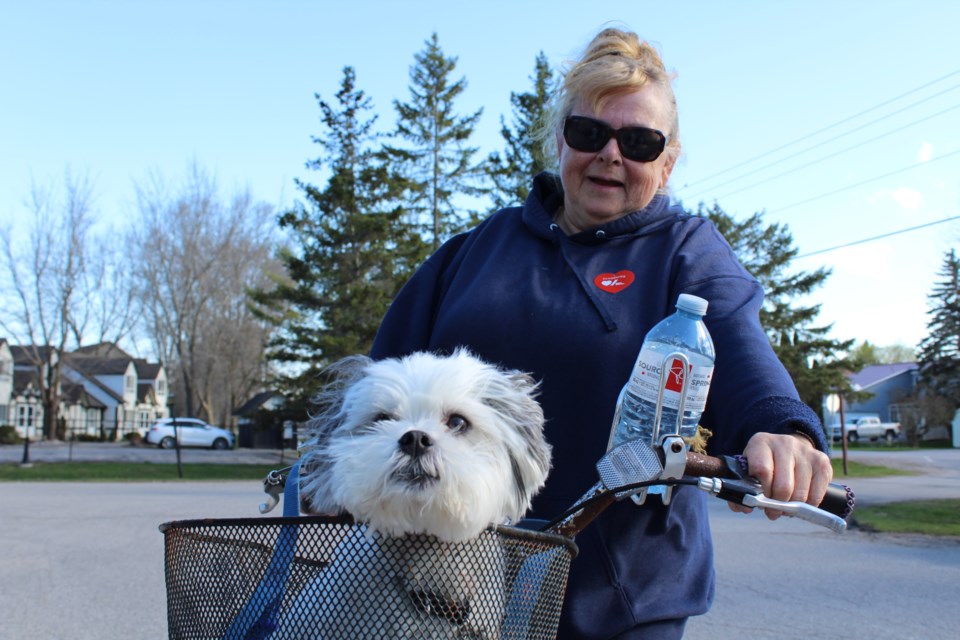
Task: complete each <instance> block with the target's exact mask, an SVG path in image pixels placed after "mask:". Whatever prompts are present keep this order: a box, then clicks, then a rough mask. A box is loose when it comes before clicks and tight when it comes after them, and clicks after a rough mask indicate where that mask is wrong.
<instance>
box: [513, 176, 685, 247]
mask: <svg viewBox="0 0 960 640" xmlns="http://www.w3.org/2000/svg"><path fill="white" fill-rule="evenodd" d="M562 204H563V185H562V184H561V182H560V176H558V175H556V174H554V173H547V172H544V173H541V174H539V175H537V176H536V177H535V178H534V179H533V188H532V189H531V190H530V194H529V195H528V196H527V201H526V203H525V204H524V207H523V223H524V224H525V225H526V226H527V228H528V229H530V231H531V232H532V233H533V234H534V235H536V236H538V237H541V238H545V239H550V240H551V241H554V242H556V241H557V238H558V234H559V235H563V232H562V231H560V228H559V226H558V225H557V224H556V222H555V217H556V214H557V210H558V209H559V208H560V206H561V205H562ZM686 215H687V214H686V213H685V212H684V211H683V210H682V209H680V208H679V207H677V206H673V205H671V202H670V197H669V196H667V195H665V194H657V195H656V196H654V198H653V200H651V201H650V204H648V205H647V206H646V207H644V208H643V209H640V210H639V211H634V212H633V213H628V214H627V215H625V216H622V217H620V218H617V219H616V220H611V221H610V222H608V223H606V224H603V225H600V226H597V227H594V228H592V229H589V230H587V231H582V232H580V233H577V234H574V235H571V236H567V237H568V238H569V240H570V241H571V242H575V243H577V244H588V245H589V244H601V243H603V242H605V241H608V240H611V239H613V238H617V237H623V236H641V235H646V234H648V233H652V232H654V231H656V230H657V229H660V228H662V227H663V226H664V225H668V224H671V223H673V222H675V221H676V220H677V219H678V217H680V216H686Z"/></svg>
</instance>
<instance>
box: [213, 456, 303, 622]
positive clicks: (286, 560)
mask: <svg viewBox="0 0 960 640" xmlns="http://www.w3.org/2000/svg"><path fill="white" fill-rule="evenodd" d="M299 515H300V463H299V462H297V463H296V464H294V465H293V467H291V469H290V473H289V474H288V475H287V480H286V485H285V486H284V488H283V517H285V518H295V517H297V516H299ZM299 535H300V525H296V524H285V525H283V527H282V528H281V529H280V535H279V536H278V537H277V544H276V547H275V548H274V550H273V557H271V558H270V564H269V565H268V566H267V571H266V573H265V574H264V575H263V578H262V579H261V580H260V584H259V585H257V589H256V591H254V592H253V595H251V596H250V599H249V600H247V603H246V604H245V605H243V609H241V610H240V612H239V613H238V614H237V615H236V617H235V618H234V619H233V622H232V623H231V624H230V628H229V629H227V632H226V633H225V634H223V640H266V638H268V637H270V634H272V633H273V632H274V631H276V628H277V614H278V613H279V611H280V603H281V602H282V601H283V594H284V591H285V587H286V583H287V577H288V576H289V574H290V565H291V564H292V563H293V552H294V550H295V549H296V546H297V538H298V536H299Z"/></svg>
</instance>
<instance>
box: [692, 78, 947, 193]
mask: <svg viewBox="0 0 960 640" xmlns="http://www.w3.org/2000/svg"><path fill="white" fill-rule="evenodd" d="M957 74H960V69H957V70H956V71H952V72H950V73H948V74H946V75H945V76H941V77H939V78H937V79H936V80H931V81H930V82H927V83H926V84H922V85H920V86H919V87H916V88H914V89H911V90H909V91H907V92H905V93H901V94H900V95H898V96H896V97H893V98H890V99H889V100H885V101H884V102H881V103H879V104H876V105H874V106H872V107H870V108H869V109H865V110H863V111H861V112H859V113H856V114H854V115H852V116H848V117H846V118H843V119H842V120H838V121H837V122H834V123H833V124H829V125H827V126H825V127H823V128H821V129H817V130H816V131H813V132H812V133H808V134H806V135H804V136H801V137H799V138H797V139H796V140H793V141H791V142H787V143H786V144H782V145H780V146H779V147H776V148H775V149H771V150H770V151H766V152H764V153H761V154H760V155H757V156H754V157H752V158H749V159H747V160H744V161H743V162H740V163H738V164H735V165H733V166H731V167H727V168H726V169H723V170H722V171H718V172H717V173H714V174H712V175H709V176H707V177H705V178H701V179H700V180H697V181H696V182H692V183H690V184H686V185H684V186H682V187H680V188H679V189H678V191H682V190H683V189H687V188H688V187H691V186H694V185H698V184H700V183H703V182H706V181H707V180H712V179H713V178H716V177H717V176H722V175H724V174H725V173H729V172H730V171H733V170H734V169H739V168H740V167H742V166H744V165H747V164H750V163H751V162H754V161H756V160H760V159H761V158H765V157H767V156H769V155H772V154H774V153H776V152H778V151H781V150H783V149H786V148H788V147H792V146H793V145H795V144H798V143H800V142H803V141H805V140H807V139H808V138H811V137H813V136H815V135H819V134H821V133H824V132H825V131H829V130H830V129H833V128H835V127H838V126H840V125H841V124H845V123H847V122H850V121H851V120H855V119H856V118H859V117H860V116H862V115H865V114H867V113H870V112H871V111H875V110H877V109H879V108H880V107H884V106H886V105H888V104H890V103H892V102H896V101H897V100H900V99H901V98H905V97H906V96H908V95H910V94H912V93H916V92H917V91H920V90H921V89H926V88H927V87H929V86H932V85H935V84H937V83H938V82H942V81H943V80H946V79H947V78H950V77H952V76H955V75H957ZM954 88H955V87H954ZM949 90H950V89H947V91H949ZM941 93H943V92H941ZM937 95H940V94H937ZM931 97H935V96H931ZM921 102H923V101H922V100H921Z"/></svg>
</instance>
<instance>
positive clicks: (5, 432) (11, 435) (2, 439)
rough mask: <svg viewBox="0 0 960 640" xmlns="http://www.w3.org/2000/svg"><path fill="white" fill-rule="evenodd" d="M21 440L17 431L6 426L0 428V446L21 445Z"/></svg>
mask: <svg viewBox="0 0 960 640" xmlns="http://www.w3.org/2000/svg"><path fill="white" fill-rule="evenodd" d="M22 442H23V438H21V437H20V434H18V433H17V430H16V429H15V428H13V427H11V426H10V425H8V424H5V425H3V426H0V444H21V443H22Z"/></svg>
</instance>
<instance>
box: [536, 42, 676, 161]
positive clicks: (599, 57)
mask: <svg viewBox="0 0 960 640" xmlns="http://www.w3.org/2000/svg"><path fill="white" fill-rule="evenodd" d="M672 81H673V74H672V73H669V72H667V70H666V68H665V67H664V65H663V60H662V59H661V58H660V54H659V53H658V52H657V50H656V49H654V48H653V46H652V45H650V44H649V43H648V42H644V41H641V40H640V38H639V37H638V36H637V34H635V33H633V32H630V31H622V30H620V29H613V28H608V29H604V30H603V31H601V32H600V33H598V34H597V35H596V36H595V37H594V38H593V40H592V41H591V42H590V44H589V45H587V48H586V51H584V53H583V56H582V57H581V58H580V60H578V61H576V62H574V63H573V64H572V66H571V67H570V68H569V70H568V71H567V72H566V73H565V74H564V76H563V82H562V83H561V85H560V87H559V88H558V90H557V92H556V93H555V94H554V95H553V97H552V98H551V102H550V105H549V106H548V110H547V114H546V119H545V122H544V126H543V129H542V130H541V131H540V135H539V137H540V142H541V144H542V147H543V152H544V157H546V158H548V159H549V160H550V161H551V162H552V164H553V166H556V165H557V162H558V158H557V143H556V140H557V136H558V135H560V131H561V130H562V128H563V122H564V120H566V119H567V116H569V115H570V114H571V113H573V109H574V108H575V107H576V106H577V105H578V104H581V103H583V104H587V105H590V106H592V107H593V110H594V112H598V111H600V110H601V109H602V108H603V105H604V104H605V103H606V101H607V100H609V99H610V98H614V97H617V96H621V95H625V94H628V93H633V92H635V91H639V90H640V89H642V88H643V87H645V86H647V85H648V84H653V85H654V86H656V87H658V88H659V90H660V94H661V95H662V96H663V100H664V102H665V104H664V107H665V108H666V114H667V122H668V126H669V131H664V133H665V134H666V135H667V148H666V150H665V153H668V154H671V155H672V156H673V157H674V158H676V157H677V156H679V155H680V122H679V118H678V116H677V99H676V97H675V96H674V95H673V87H672V85H671V83H672Z"/></svg>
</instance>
